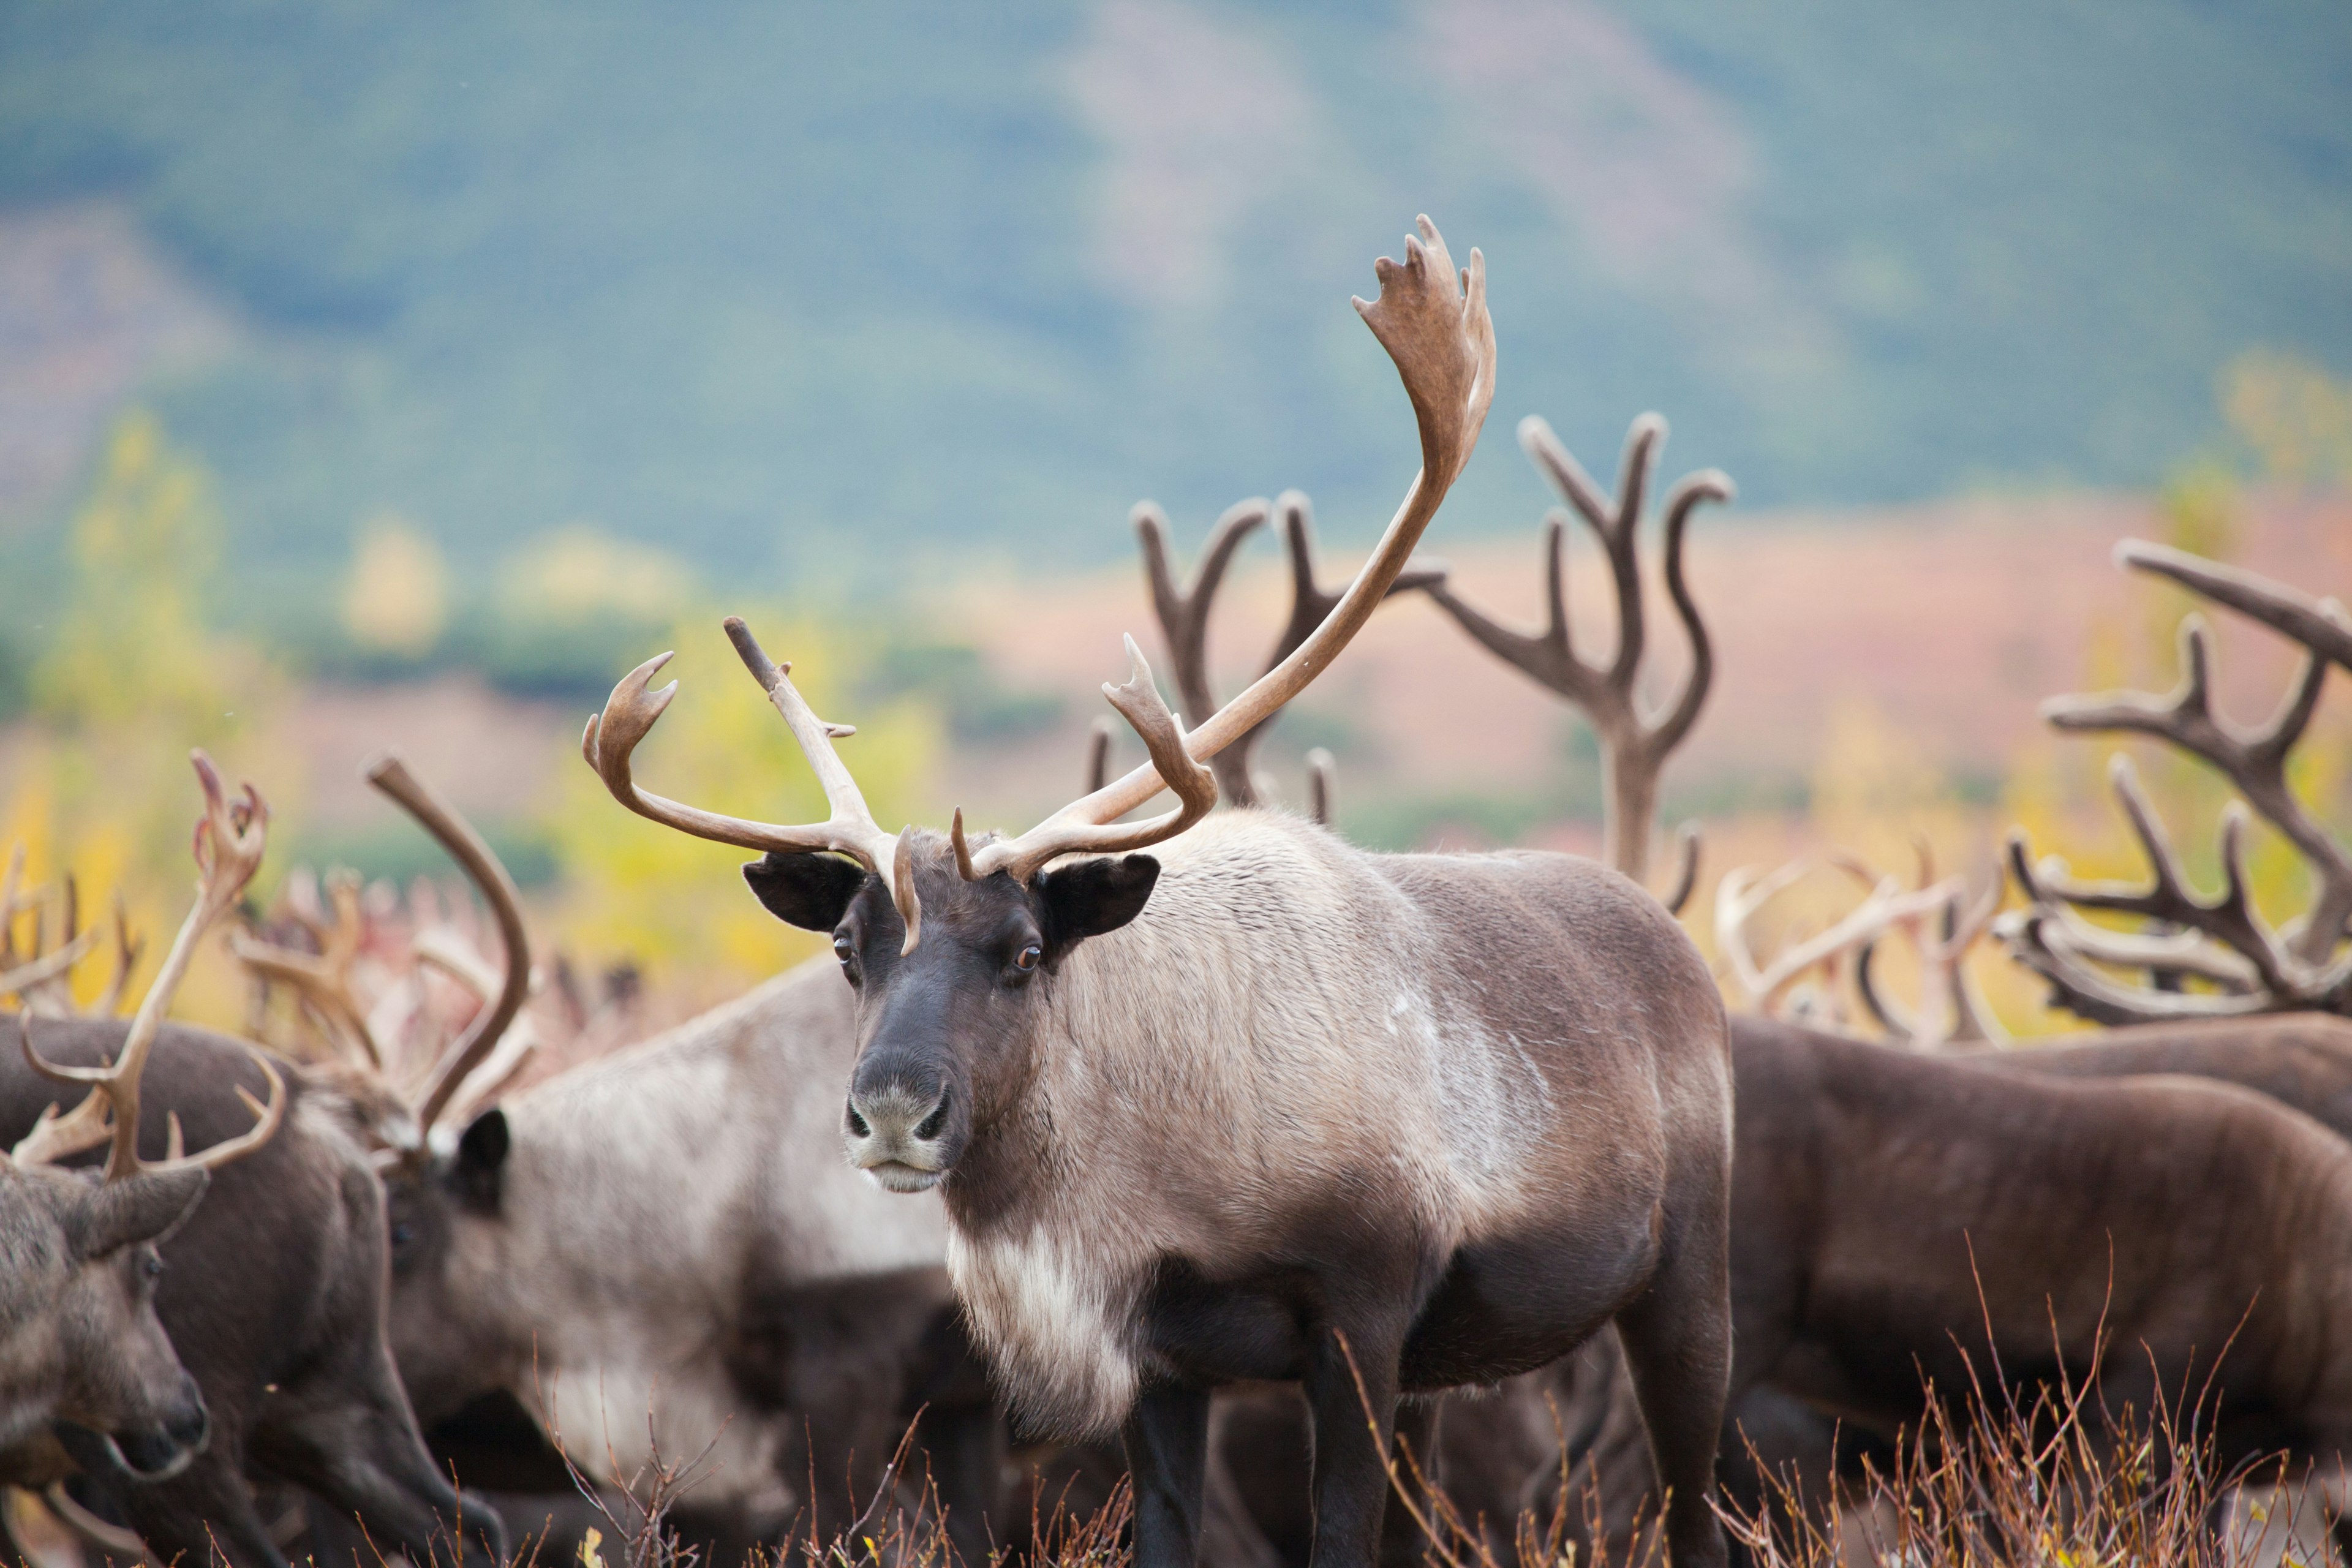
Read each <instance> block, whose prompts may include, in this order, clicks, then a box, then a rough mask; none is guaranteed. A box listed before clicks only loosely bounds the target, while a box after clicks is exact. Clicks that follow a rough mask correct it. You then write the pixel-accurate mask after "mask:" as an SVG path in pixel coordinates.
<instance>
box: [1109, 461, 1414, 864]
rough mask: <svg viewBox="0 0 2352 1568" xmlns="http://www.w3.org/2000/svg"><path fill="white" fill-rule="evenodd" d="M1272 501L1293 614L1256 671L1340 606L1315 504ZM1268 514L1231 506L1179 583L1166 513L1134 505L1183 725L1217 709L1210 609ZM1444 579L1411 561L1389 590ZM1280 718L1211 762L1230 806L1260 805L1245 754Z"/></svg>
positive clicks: (1285, 654)
mask: <svg viewBox="0 0 2352 1568" xmlns="http://www.w3.org/2000/svg"><path fill="white" fill-rule="evenodd" d="M1276 507H1277V509H1278V510H1280V511H1281V513H1282V531H1283V544H1284V547H1285V549H1286V551H1287V552H1288V553H1289V557H1290V616H1289V618H1288V619H1287V620H1286V621H1285V622H1284V623H1283V627H1282V633H1281V635H1280V636H1279V637H1276V639H1275V644H1274V651H1273V652H1272V653H1270V654H1268V655H1267V656H1266V660H1265V666H1264V669H1263V670H1261V673H1264V671H1265V670H1272V669H1274V668H1277V667H1278V666H1280V665H1281V663H1282V661H1283V660H1284V659H1286V658H1289V657H1290V656H1291V654H1292V653H1294V652H1295V651H1297V648H1298V647H1299V645H1301V644H1302V643H1304V642H1306V640H1307V638H1308V637H1311V636H1313V635H1314V632H1315V628H1316V627H1318V626H1321V625H1322V624H1323V621H1324V617H1326V616H1328V615H1329V614H1330V613H1331V611H1332V609H1333V608H1334V607H1335V606H1336V605H1338V604H1339V594H1338V593H1336V592H1334V591H1332V590H1330V589H1328V588H1326V587H1324V586H1323V585H1322V584H1321V583H1319V582H1318V581H1317V574H1316V569H1315V508H1314V503H1313V502H1311V501H1309V500H1307V497H1306V496H1305V495H1304V494H1302V493H1301V492H1299V491H1297V490H1285V491H1284V492H1283V493H1282V499H1281V500H1279V501H1277V502H1276ZM1265 518H1266V505H1265V502H1264V501H1262V500H1246V501H1243V502H1241V503H1240V504H1239V505H1237V506H1235V507H1234V508H1232V509H1231V510H1228V511H1227V512H1226V513H1225V515H1224V516H1223V517H1222V518H1220V519H1218V520H1217V526H1216V527H1215V528H1214V529H1213V530H1211V531H1210V533H1209V541H1208V542H1207V543H1206V544H1205V545H1203V546H1202V549H1201V562H1200V564H1199V565H1198V566H1197V567H1196V568H1194V570H1193V574H1192V581H1191V582H1190V583H1189V584H1186V585H1185V586H1182V587H1179V586H1178V585H1177V584H1176V582H1175V580H1174V576H1173V574H1171V571H1170V568H1169V563H1168V539H1167V531H1168V520H1167V518H1166V517H1165V516H1164V515H1162V514H1161V512H1160V509H1159V508H1158V507H1156V506H1153V505H1152V504H1151V503H1150V502H1149V501H1147V502H1145V503H1143V504H1142V505H1140V506H1139V507H1137V508H1136V509H1135V513H1134V522H1135V531H1136V536H1137V538H1138V539H1139V540H1140V541H1141V542H1142V545H1143V569H1144V577H1145V581H1146V582H1147V583H1148V584H1149V585H1150V590H1151V606H1152V612H1153V614H1154V615H1155V616H1157V617H1158V619H1159V621H1160V636H1161V637H1163V638H1165V639H1166V641H1167V644H1168V658H1169V662H1170V663H1171V665H1172V666H1173V667H1174V674H1175V678H1176V692H1177V697H1178V700H1180V701H1181V703H1182V704H1183V708H1184V718H1185V721H1186V722H1187V723H1190V724H1193V725H1195V726H1197V725H1201V724H1205V723H1207V722H1208V721H1209V720H1210V718H1211V717H1212V716H1213V714H1214V713H1215V712H1216V710H1217V700H1216V695H1215V691H1214V689H1213V688H1212V687H1211V685H1210V684H1209V661H1208V625H1209V610H1210V606H1211V604H1212V603H1213V601H1214V599H1215V598H1216V594H1217V590H1218V588H1219V587H1220V586H1222V585H1223V581H1224V576H1225V570H1226V567H1227V566H1228V565H1229V564H1230V563H1231V562H1232V559H1233V556H1234V552H1235V551H1236V550H1237V549H1239V548H1240V546H1241V544H1242V543H1243V542H1244V540H1246V539H1247V538H1248V536H1249V534H1250V533H1251V532H1252V531H1254V530H1255V529H1256V528H1257V527H1258V526H1259V525H1260V524H1261V523H1263V522H1265ZM1444 578H1445V569H1444V567H1442V566H1428V565H1414V564H1413V563H1411V562H1408V563H1406V564H1405V567H1404V569H1403V570H1402V571H1401V572H1399V573H1398V574H1397V576H1396V580H1395V581H1394V582H1392V583H1391V584H1389V586H1388V595H1397V594H1402V593H1406V592H1409V591H1410V590H1412V589H1415V588H1427V587H1431V586H1433V585H1434V584H1439V583H1442V582H1444ZM1279 716H1280V715H1279V713H1278V712H1276V713H1272V714H1268V715H1267V716H1266V717H1265V718H1264V719H1262V720H1260V721H1258V722H1257V723H1255V724H1254V725H1252V726H1251V727H1250V728H1249V729H1248V730H1247V731H1244V733H1243V735H1242V736H1241V738H1240V739H1239V740H1236V741H1235V742H1234V743H1233V744H1231V745H1229V746H1227V747H1226V748H1225V749H1224V750H1223V751H1222V752H1218V753H1217V754H1216V755H1215V756H1214V757H1212V758H1211V759H1209V769H1210V772H1212V773H1214V774H1215V775H1216V780H1217V794H1218V795H1219V796H1220V797H1221V798H1222V799H1223V800H1224V802H1225V803H1226V804H1227V805H1260V804H1262V803H1263V800H1264V797H1265V793H1266V792H1265V789H1264V788H1263V787H1262V786H1261V784H1260V782H1259V779H1258V776H1257V773H1256V772H1255V770H1254V769H1253V768H1252V767H1251V766H1250V758H1251V756H1252V755H1253V754H1254V753H1255V752H1256V750H1257V743H1258V742H1259V741H1260V740H1261V739H1263V738H1264V736H1265V732H1266V731H1267V729H1269V728H1270V727H1271V726H1272V725H1273V723H1274V721H1275V720H1276V718H1278V717H1279ZM1097 787H1100V786H1099V784H1097ZM1089 793H1091V792H1089ZM1318 820H1320V819H1319V818H1318Z"/></svg>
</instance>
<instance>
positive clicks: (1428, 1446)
mask: <svg viewBox="0 0 2352 1568" xmlns="http://www.w3.org/2000/svg"><path fill="white" fill-rule="evenodd" d="M1444 1399H1445V1396H1444V1394H1429V1395H1427V1396H1425V1397H1423V1398H1420V1399H1413V1400H1408V1401H1406V1402H1404V1403H1403V1404H1402V1405H1398V1406H1397V1415H1396V1439H1395V1450H1394V1452H1395V1457H1396V1473H1397V1477H1398V1479H1401V1480H1402V1481H1403V1482H1404V1484H1405V1487H1406V1488H1407V1489H1410V1490H1411V1491H1412V1492H1413V1493H1414V1494H1415V1496H1414V1497H1413V1502H1414V1504H1416V1505H1419V1506H1422V1507H1423V1511H1424V1512H1426V1511H1427V1509H1426V1503H1425V1500H1424V1493H1425V1490H1426V1489H1424V1488H1423V1487H1421V1486H1418V1485H1416V1484H1415V1483H1414V1480H1413V1471H1414V1470H1415V1469H1416V1468H1418V1469H1419V1470H1420V1472H1421V1479H1422V1480H1423V1481H1425V1482H1427V1483H1428V1489H1435V1490H1437V1491H1444V1489H1445V1477H1444V1472H1443V1471H1442V1470H1441V1469H1440V1468H1439V1463H1438V1462H1439V1454H1440V1449H1439V1447H1438V1444H1439V1437H1438V1430H1439V1426H1440V1423H1441V1420H1442V1418H1443V1416H1444V1413H1445V1404H1444ZM1408 1452H1409V1453H1410V1458H1408ZM1384 1508H1385V1512H1384V1514H1383V1516H1382V1521H1381V1563H1383V1564H1385V1565H1386V1568H1418V1564H1419V1563H1421V1562H1422V1560H1423V1556H1424V1555H1425V1554H1426V1553H1427V1552H1428V1549H1429V1542H1428V1540H1427V1539H1426V1537H1424V1535H1423V1532H1422V1528H1421V1524H1420V1521H1417V1520H1415V1519H1414V1518H1413V1517H1412V1508H1410V1507H1408V1506H1406V1500H1405V1493H1404V1492H1403V1491H1400V1490H1399V1489H1397V1488H1395V1487H1393V1486H1391V1487H1390V1488H1389V1498H1388V1502H1387V1503H1386V1504H1385V1505H1384ZM1474 1522H1475V1521H1474Z"/></svg>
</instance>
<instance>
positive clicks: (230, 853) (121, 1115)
mask: <svg viewBox="0 0 2352 1568" xmlns="http://www.w3.org/2000/svg"><path fill="white" fill-rule="evenodd" d="M191 761H193V762H194V764H195V769H196V777H197V780H198V781H199V782H200V783H201V784H203V786H204V793H205V815H204V816H202V817H199V818H198V819H197V821H196V831H195V857H196V871H197V878H196V901H195V905H194V908H193V909H191V910H189V911H188V918H187V919H186V920H185V921H183V922H182V923H181V926H180V931H179V934H178V935H177V936H176V937H174V938H173V942H172V951H171V952H169V953H168V954H166V955H165V956H164V959H163V969H162V970H161V971H160V972H159V973H157V974H156V976H155V984H154V985H153V986H152V987H151V988H150V989H149V991H148V993H147V995H146V999H145V1000H143V1001H142V1002H141V1003H140V1005H139V1011H138V1013H137V1014H136V1015H135V1016H132V1018H131V1027H130V1030H129V1031H128V1032H127V1033H126V1034H125V1036H124V1037H123V1041H122V1050H121V1055H120V1056H119V1057H118V1058H116V1059H115V1061H114V1063H113V1064H112V1065H111V1066H109V1067H101V1068H69V1067H59V1066H58V1065H57V1064H56V1063H53V1062H50V1061H48V1060H47V1059H46V1058H43V1057H42V1056H41V1055H40V1053H39V1052H37V1051H36V1050H35V1049H34V1048H33V1036H32V1025H31V1021H30V1019H29V1018H26V1017H25V1016H22V1015H20V1016H19V1018H18V1027H19V1029H20V1030H21V1032H22V1042H21V1043H22V1046H23V1048H24V1053H25V1059H26V1062H27V1063H28V1064H30V1066H31V1067H32V1068H33V1070H35V1071H36V1072H37V1073H39V1074H40V1075H41V1076H42V1077H44V1078H47V1079H51V1080H52V1081H54V1082H58V1083H73V1084H86V1085H88V1086H89V1091H90V1092H89V1097H88V1098H87V1099H85V1100H83V1101H82V1102H81V1104H79V1106H77V1107H75V1108H74V1110H72V1111H71V1112H69V1113H68V1114H67V1115H64V1116H59V1115H58V1113H57V1111H58V1108H57V1107H56V1106H54V1105H52V1106H50V1107H49V1108H48V1109H47V1110H45V1111H43V1112H42V1113H41V1117H40V1120H39V1121H36V1122H35V1123H34V1124H33V1130H32V1131H31V1132H29V1133H27V1134H26V1136H25V1138H24V1139H23V1140H22V1141H21V1142H18V1143H17V1144H16V1148H15V1149H14V1150H13V1151H12V1158H13V1159H14V1160H15V1161H16V1163H18V1164H20V1165H25V1164H37V1163H47V1162H51V1161H55V1160H58V1159H62V1158H64V1157H65V1156H66V1155H68V1154H72V1153H78V1152H80V1151H82V1150H84V1149H89V1148H94V1147H96V1146H97V1145H98V1144H100V1143H101V1142H109V1140H111V1147H110V1150H109V1152H108V1154H107V1161H106V1176H107V1179H108V1180H109V1181H119V1180H121V1179H123V1178H125V1177H128V1176H130V1175H131V1174H132V1173H135V1172H137V1171H139V1170H142V1169H147V1170H154V1169H159V1168H163V1167H170V1166H176V1165H195V1166H201V1167H203V1168H205V1169H212V1168H214V1167H216V1166H220V1165H225V1164H226V1163H228V1162H230V1161H232V1160H236V1159H239V1158H242V1157H243V1156H244V1155H247V1154H249V1153H251V1152H253V1151H254V1150H256V1149H257V1148H259V1147H260V1146H261V1145H262V1144H264V1143H266V1142H268V1141H269V1140H270V1139H271V1138H272V1137H273V1136H275V1135H276V1133H277V1131H278V1124H279V1123H280V1122H281V1121H283V1120H284V1119H285V1115H286V1081H285V1079H283V1078H281V1077H280V1076H279V1075H278V1069H277V1068H275V1067H274V1066H272V1065H271V1063H270V1060H269V1058H268V1056H266V1055H265V1054H263V1053H262V1052H261V1051H260V1050H259V1049H257V1048H255V1047H247V1049H248V1050H249V1051H251V1052H252V1055H253V1058H254V1060H255V1061H257V1062H258V1063H259V1064H260V1065H261V1071H262V1075H263V1076H264V1077H265V1078H266V1079H268V1082H269V1102H268V1104H267V1105H264V1104H263V1103H262V1102H261V1101H259V1100H256V1099H254V1097H253V1096H252V1095H251V1094H249V1093H247V1091H246V1089H244V1088H243V1087H242V1086H240V1087H239V1088H238V1089H237V1091H236V1092H237V1098H238V1099H240V1100H244V1101H245V1103H246V1106H247V1109H248V1110H251V1111H252V1112H253V1115H254V1126H253V1129H252V1131H248V1132H247V1133H245V1134H244V1135H243V1136H241V1137H237V1138H232V1139H229V1140H227V1141H226V1142H221V1143H216V1144H215V1145H213V1147H211V1148H209V1149H207V1150H205V1152H203V1153H201V1154H196V1155H193V1156H191V1155H188V1154H185V1153H184V1152H182V1149H181V1147H180V1131H179V1120H178V1118H177V1117H173V1118H172V1121H171V1140H170V1143H169V1145H168V1151H169V1152H167V1153H166V1155H165V1157H164V1160H163V1166H162V1167H159V1166H156V1165H153V1164H146V1163H142V1161H141V1160H140V1158H139V1080H140V1078H141V1076H142V1074H143V1073H144V1072H145V1071H146V1070H147V1058H148V1056H149V1054H150V1053H151V1052H152V1050H153V1048H154V1045H155V1037H156V1034H157V1033H158V1031H160V1030H161V1028H162V1027H163V1017H164V1015H165V1014H166V1013H168V1012H169V1011H170V1010H171V1006H172V998H173V996H174V995H175V994H178V992H179V989H180V982H181V981H182V980H183V979H184V978H185V977H186V975H187V972H188V965H189V963H190V962H191V961H193V960H194V957H195V953H196V945H197V943H198V942H200V941H201V940H202V939H203V937H204V934H205V931H207V930H208V929H210V927H211V926H212V924H213V922H214V921H217V920H218V919H219V918H220V917H221V916H222V915H223V914H225V913H226V912H227V910H229V909H230V908H231V907H232V906H234V905H235V904H236V901H237V900H238V899H239V898H240V897H242V896H243V894H244V892H245V887H246V884H247V882H250V881H251V880H252V879H253V874H254V872H255V871H257V870H258V869H259V868H260V866H261V856H262V851H263V849H264V847H266V844H267V841H268V826H269V807H268V804H267V803H265V802H264V801H263V800H262V798H261V794H260V792H259V791H258V790H257V789H255V788H254V787H253V786H252V785H251V784H247V785H246V786H245V795H244V798H243V799H242V800H239V801H237V802H236V803H235V804H234V805H231V804H230V802H229V801H228V800H227V799H226V797H225V796H224V795H223V794H222V791H221V781H220V774H219V773H216V772H215V770H214V768H213V763H212V759H211V758H210V757H207V756H205V753H204V752H194V753H192V754H191Z"/></svg>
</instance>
